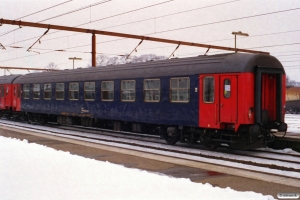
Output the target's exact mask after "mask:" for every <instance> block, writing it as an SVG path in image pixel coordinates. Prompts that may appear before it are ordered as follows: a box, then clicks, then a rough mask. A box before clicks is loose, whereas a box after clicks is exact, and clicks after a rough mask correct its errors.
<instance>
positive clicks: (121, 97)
mask: <svg viewBox="0 0 300 200" xmlns="http://www.w3.org/2000/svg"><path fill="white" fill-rule="evenodd" d="M126 81H127V82H128V81H132V82H134V89H123V84H122V83H123V82H126ZM128 91H129V94H130V91H134V99H133V100H131V99H130V100H127V99H123V95H122V94H123V92H128ZM120 92H121V94H120V99H121V101H122V102H135V100H136V80H132V79H130V80H121V87H120Z"/></svg>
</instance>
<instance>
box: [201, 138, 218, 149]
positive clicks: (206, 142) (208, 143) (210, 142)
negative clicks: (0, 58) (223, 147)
mask: <svg viewBox="0 0 300 200" xmlns="http://www.w3.org/2000/svg"><path fill="white" fill-rule="evenodd" d="M212 139H213V138H212V137H209V136H206V137H204V146H205V147H206V149H208V150H215V149H216V148H218V146H220V144H221V143H220V142H216V141H213V140H212Z"/></svg>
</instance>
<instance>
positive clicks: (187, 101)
mask: <svg viewBox="0 0 300 200" xmlns="http://www.w3.org/2000/svg"><path fill="white" fill-rule="evenodd" d="M176 79H177V80H178V79H188V87H187V88H180V87H179V82H178V83H177V88H172V80H176ZM173 90H177V91H178V92H177V94H179V91H180V90H187V93H188V100H183V101H182V100H173V99H172V91H173ZM169 94H170V95H169V100H170V102H172V103H189V102H190V100H191V98H190V97H191V80H190V77H173V78H170V85H169ZM177 97H178V96H177ZM178 99H179V98H178Z"/></svg>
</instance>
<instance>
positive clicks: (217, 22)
mask: <svg viewBox="0 0 300 200" xmlns="http://www.w3.org/2000/svg"><path fill="white" fill-rule="evenodd" d="M299 9H300V8H293V9H286V10H280V11H275V12H268V13H262V14H257V15H249V16H245V17H238V18H233V19H227V20H221V21H216V22H210V23H205V24H197V25H193V26H186V27H180V28H175V29H169V30H163V31H156V33H155V34H158V33H166V32H172V31H179V30H184V29H190V28H195V27H200V26H208V25H212V24H220V23H225V22H231V21H236V20H242V19H249V18H255V17H261V16H266V15H273V14H278V13H284V12H290V11H295V10H299ZM152 34H154V33H152ZM152 34H150V35H152Z"/></svg>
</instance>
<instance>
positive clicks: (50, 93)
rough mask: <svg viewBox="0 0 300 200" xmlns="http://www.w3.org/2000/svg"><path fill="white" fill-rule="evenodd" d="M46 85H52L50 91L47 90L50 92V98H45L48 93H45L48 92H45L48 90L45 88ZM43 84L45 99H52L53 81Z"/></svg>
mask: <svg viewBox="0 0 300 200" xmlns="http://www.w3.org/2000/svg"><path fill="white" fill-rule="evenodd" d="M45 85H50V91H47V93H49V92H50V98H45V96H46V95H45V93H46V92H45V91H46V90H45ZM43 86H44V100H51V98H52V84H51V83H44V84H43Z"/></svg>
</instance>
